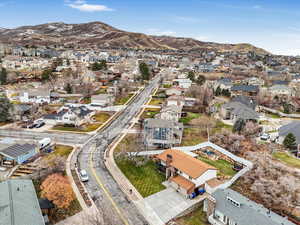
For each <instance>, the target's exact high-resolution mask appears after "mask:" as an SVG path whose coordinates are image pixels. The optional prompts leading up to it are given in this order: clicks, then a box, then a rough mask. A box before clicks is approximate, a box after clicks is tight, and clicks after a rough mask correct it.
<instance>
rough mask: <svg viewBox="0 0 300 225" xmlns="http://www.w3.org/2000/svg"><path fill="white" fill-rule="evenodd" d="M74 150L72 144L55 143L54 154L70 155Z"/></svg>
mask: <svg viewBox="0 0 300 225" xmlns="http://www.w3.org/2000/svg"><path fill="white" fill-rule="evenodd" d="M72 150H73V147H72V146H68V145H55V148H54V152H53V153H54V154H55V155H59V156H68V155H69V154H70V153H71V152H72Z"/></svg>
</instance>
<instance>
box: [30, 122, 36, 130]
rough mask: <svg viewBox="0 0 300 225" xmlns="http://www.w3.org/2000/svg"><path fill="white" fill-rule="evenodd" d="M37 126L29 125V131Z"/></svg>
mask: <svg viewBox="0 0 300 225" xmlns="http://www.w3.org/2000/svg"><path fill="white" fill-rule="evenodd" d="M35 126H36V124H34V123H32V124H29V125H28V128H29V129H33V128H35Z"/></svg>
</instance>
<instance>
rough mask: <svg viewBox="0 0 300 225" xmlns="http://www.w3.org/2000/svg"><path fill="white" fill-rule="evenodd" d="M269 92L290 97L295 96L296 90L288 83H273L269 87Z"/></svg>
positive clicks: (273, 94)
mask: <svg viewBox="0 0 300 225" xmlns="http://www.w3.org/2000/svg"><path fill="white" fill-rule="evenodd" d="M269 93H270V94H271V95H272V96H273V97H275V96H277V97H283V98H289V97H292V96H294V90H293V88H292V87H289V86H287V85H280V84H278V85H273V86H272V87H270V88H269Z"/></svg>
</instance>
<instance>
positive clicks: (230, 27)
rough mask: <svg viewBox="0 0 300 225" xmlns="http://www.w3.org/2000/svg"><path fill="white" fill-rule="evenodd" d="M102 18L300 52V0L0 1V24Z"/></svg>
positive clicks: (136, 27)
mask: <svg viewBox="0 0 300 225" xmlns="http://www.w3.org/2000/svg"><path fill="white" fill-rule="evenodd" d="M91 21H100V22H104V23H107V24H109V25H111V26H114V27H116V28H118V29H122V30H126V31H132V32H142V33H146V34H153V35H170V36H179V37H192V38H195V39H198V40H201V41H212V42H220V43H250V44H253V45H255V46H257V47H261V48H264V49H266V50H268V51H270V52H272V53H274V54H283V55H300V1H299V0H0V27H4V28H14V27H18V26H22V25H36V24H42V23H49V22H65V23H85V22H91Z"/></svg>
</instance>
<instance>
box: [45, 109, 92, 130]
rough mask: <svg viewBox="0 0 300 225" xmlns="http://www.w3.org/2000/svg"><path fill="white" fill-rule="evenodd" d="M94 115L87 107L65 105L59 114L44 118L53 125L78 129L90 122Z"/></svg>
mask: <svg viewBox="0 0 300 225" xmlns="http://www.w3.org/2000/svg"><path fill="white" fill-rule="evenodd" d="M93 115H95V112H94V111H92V110H90V109H88V108H87V107H86V106H73V105H65V106H63V107H61V108H60V110H59V111H58V112H57V113H55V114H49V115H46V116H44V120H45V122H46V123H48V124H52V125H57V124H61V125H71V126H76V127H77V126H81V125H82V124H84V123H88V122H90V120H91V117H92V116H93Z"/></svg>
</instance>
